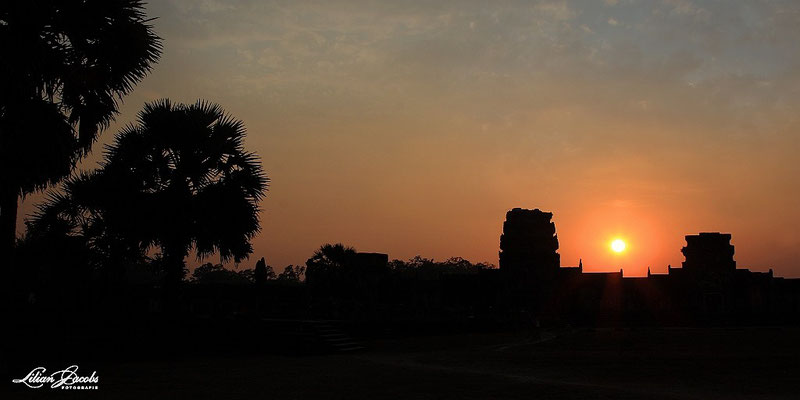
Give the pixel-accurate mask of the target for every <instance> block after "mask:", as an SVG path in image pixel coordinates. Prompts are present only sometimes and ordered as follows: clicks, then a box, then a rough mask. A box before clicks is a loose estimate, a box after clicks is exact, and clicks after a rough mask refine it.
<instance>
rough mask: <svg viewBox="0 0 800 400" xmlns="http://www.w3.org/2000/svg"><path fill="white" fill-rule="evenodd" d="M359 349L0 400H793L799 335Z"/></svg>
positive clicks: (129, 371) (471, 337) (427, 343)
mask: <svg viewBox="0 0 800 400" xmlns="http://www.w3.org/2000/svg"><path fill="white" fill-rule="evenodd" d="M243 340H253V339H252V338H246V339H245V338H243ZM364 344H365V345H366V346H367V347H368V349H367V350H366V351H361V352H358V353H352V354H336V355H315V356H276V355H261V356H250V357H245V356H243V357H223V356H215V357H203V358H192V357H184V358H182V359H180V360H177V361H152V362H146V361H135V362H124V363H120V362H117V363H99V364H94V365H88V366H81V371H82V372H86V371H87V369H88V370H89V371H91V370H93V369H96V370H97V373H98V375H99V377H100V382H99V387H100V389H99V390H97V391H92V392H88V391H83V392H81V391H77V392H67V391H64V390H60V391H59V390H52V389H45V388H42V389H28V388H26V387H22V386H21V385H14V387H12V390H13V391H12V393H11V396H10V397H6V396H3V398H12V399H15V398H29V397H34V396H35V397H36V398H44V397H48V396H49V397H59V398H73V397H74V398H86V397H93V398H94V397H98V398H108V399H113V398H125V399H157V398H171V399H173V398H174V399H182V398H187V399H239V398H241V399H244V398H247V399H251V398H264V399H370V400H380V399H510V398H525V399H546V398H553V399H568V398H569V399H571V398H578V399H593V398H599V399H690V398H691V399H710V398H721V399H749V398H753V399H755V398H758V399H778V398H780V399H798V398H800V328H674V329H670V328H661V329H657V328H639V329H630V328H626V329H613V328H611V329H573V330H562V331H543V332H541V333H534V334H530V333H529V334H521V333H513V334H497V333H495V334H460V335H440V336H426V337H402V338H394V339H379V340H371V341H365V342H364ZM275 345H276V346H280V344H279V343H276V344H275ZM56 367H57V366H56V365H52V366H50V367H49V369H52V368H56Z"/></svg>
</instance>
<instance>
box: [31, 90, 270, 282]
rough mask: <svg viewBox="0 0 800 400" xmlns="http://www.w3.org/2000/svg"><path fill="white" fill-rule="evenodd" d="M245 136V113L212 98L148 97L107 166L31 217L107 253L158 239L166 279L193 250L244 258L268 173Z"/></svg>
mask: <svg viewBox="0 0 800 400" xmlns="http://www.w3.org/2000/svg"><path fill="white" fill-rule="evenodd" d="M244 137H245V129H244V125H243V124H242V122H241V121H239V120H236V119H233V118H232V117H230V116H229V115H227V114H225V113H224V112H223V110H222V108H221V107H220V106H218V105H216V104H213V103H208V102H204V101H199V102H197V103H195V104H192V105H184V104H176V105H173V104H172V103H171V102H170V101H169V100H166V99H165V100H160V101H156V102H153V103H149V104H146V105H145V107H144V109H143V110H142V112H140V114H139V118H138V121H137V123H136V124H134V125H128V126H127V127H125V128H124V129H123V130H122V131H121V132H120V133H118V134H117V136H116V137H115V140H114V143H113V144H111V145H110V146H108V147H107V148H106V153H105V157H104V160H103V162H102V167H101V169H100V170H98V171H96V172H94V173H91V174H80V175H77V176H76V177H74V178H72V179H69V180H68V181H67V182H66V183H65V185H64V186H65V190H64V193H59V194H55V195H52V196H51V198H50V199H49V201H48V202H47V203H46V204H45V205H44V206H43V207H42V208H41V210H40V212H39V213H38V214H37V215H36V216H35V218H34V221H33V222H32V224H31V225H32V226H36V225H37V224H41V225H43V226H49V225H51V224H53V225H54V226H56V227H59V226H61V225H60V224H63V223H64V222H63V221H67V222H66V224H67V225H69V226H72V227H73V229H77V230H80V231H81V233H82V234H83V235H85V236H87V237H88V238H89V239H88V241H89V242H90V243H91V244H92V245H93V246H96V247H97V248H99V249H101V250H102V251H105V252H106V254H107V255H108V258H107V259H109V260H111V261H113V260H117V259H119V258H121V257H126V256H128V255H129V254H130V253H136V252H139V253H144V252H146V251H147V250H148V249H150V248H152V247H154V246H155V247H158V248H159V249H160V250H161V255H162V257H161V260H162V262H163V265H164V266H165V269H166V280H167V282H166V283H167V285H168V286H170V287H174V286H177V285H178V283H179V282H180V281H181V279H182V278H183V275H184V262H183V260H184V258H185V257H186V256H187V255H188V253H189V252H190V251H191V250H192V249H194V250H195V251H196V252H197V255H198V258H204V257H206V256H209V255H211V254H214V253H218V254H219V255H220V258H221V260H222V261H223V262H224V261H228V260H231V259H233V260H235V261H236V262H239V261H241V260H242V259H244V258H246V257H247V256H248V255H249V254H250V253H251V252H252V246H251V244H250V239H252V237H253V236H254V235H255V234H256V233H257V232H258V231H259V218H258V211H259V209H258V205H257V203H258V201H259V200H260V199H261V198H262V197H263V195H264V192H265V191H266V190H267V184H268V181H269V180H268V178H267V177H266V176H265V174H264V172H263V171H262V168H261V165H260V161H259V159H258V156H256V155H255V154H254V153H251V152H247V151H245V150H244V148H243V140H244ZM58 221H62V222H58Z"/></svg>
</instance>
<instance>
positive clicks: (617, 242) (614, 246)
mask: <svg viewBox="0 0 800 400" xmlns="http://www.w3.org/2000/svg"><path fill="white" fill-rule="evenodd" d="M611 250H613V251H614V252H615V253H622V252H623V251H625V242H624V241H623V240H622V239H614V241H612V242H611Z"/></svg>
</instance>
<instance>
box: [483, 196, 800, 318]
mask: <svg viewBox="0 0 800 400" xmlns="http://www.w3.org/2000/svg"><path fill="white" fill-rule="evenodd" d="M552 217H553V214H552V213H550V212H543V211H540V210H539V209H535V210H527V209H522V208H515V209H513V210H511V211H508V213H507V214H506V220H505V222H504V224H503V233H502V235H501V236H500V269H499V271H498V273H499V274H500V275H501V280H502V281H503V282H504V283H505V285H506V288H507V289H508V293H509V296H510V299H509V303H510V304H511V305H512V306H516V307H520V308H523V309H526V311H528V312H531V313H532V314H534V315H536V316H540V317H542V318H546V319H564V318H566V319H576V320H578V321H583V322H615V321H619V322H625V321H640V322H654V323H692V322H697V321H712V322H713V321H740V322H751V323H767V322H775V323H779V322H790V321H796V320H797V317H798V315H800V279H784V278H779V277H775V276H773V272H772V270H771V269H770V270H769V272H753V271H750V270H748V269H737V268H736V261H734V259H733V255H734V247H733V245H732V244H731V235H730V234H725V233H718V232H703V233H700V234H697V235H687V236H686V246H685V247H683V249H682V252H683V254H684V256H685V261H684V262H683V265H682V268H672V267H669V268H668V272H667V273H666V274H652V273H651V272H650V270H649V268H648V273H647V277H630V278H624V277H623V274H622V270H620V271H619V272H607V273H596V272H592V273H586V272H584V271H583V266H582V265H578V266H577V267H562V266H561V265H560V256H559V254H558V236H557V235H556V229H555V223H553V222H552ZM581 264H582V263H581Z"/></svg>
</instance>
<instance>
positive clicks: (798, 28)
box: [19, 0, 800, 277]
mask: <svg viewBox="0 0 800 400" xmlns="http://www.w3.org/2000/svg"><path fill="white" fill-rule="evenodd" d="M147 12H148V15H149V16H152V17H158V19H157V20H156V21H154V22H153V23H154V25H155V30H156V32H157V33H158V34H159V35H160V36H161V37H162V38H163V39H164V54H163V56H162V58H161V60H160V62H159V63H158V65H156V66H155V69H154V71H153V72H152V74H151V75H150V76H148V77H147V78H146V79H145V80H144V81H143V82H142V83H140V84H139V85H138V86H137V88H136V90H135V91H134V92H133V93H132V94H131V95H129V96H128V97H126V98H125V99H124V100H125V103H124V105H123V106H122V112H121V114H120V115H119V117H118V118H117V122H116V123H115V124H114V125H112V127H111V128H110V129H109V130H107V131H106V132H105V133H104V134H103V135H102V137H101V139H100V142H99V143H98V144H97V145H96V146H95V151H94V153H93V154H92V155H91V156H90V157H89V158H88V159H87V160H86V162H84V163H83V165H82V168H84V169H88V168H94V167H95V166H96V163H97V160H98V159H99V157H100V155H101V149H102V148H101V147H100V146H101V145H102V144H103V143H107V142H109V141H110V140H111V139H112V137H113V135H114V134H115V133H116V132H117V130H118V129H119V127H120V126H121V125H123V124H126V123H129V122H131V121H133V120H134V118H135V115H136V113H137V112H138V111H139V110H140V109H141V107H142V105H143V104H144V102H146V101H151V100H154V99H158V98H162V97H169V98H170V99H172V100H174V101H181V102H194V101H195V100H197V99H199V98H202V99H207V100H210V101H214V102H217V103H219V104H221V105H222V106H223V107H224V108H225V109H226V110H227V111H229V112H230V113H231V114H232V115H233V116H235V117H236V118H239V119H242V120H243V121H244V122H245V124H246V126H247V129H248V133H249V136H248V139H247V147H248V149H250V150H253V151H256V152H257V153H258V154H259V155H260V156H261V157H262V161H263V165H264V168H265V170H266V171H267V173H268V175H269V176H270V178H271V179H272V184H271V187H270V192H269V194H268V195H267V197H266V199H265V200H264V201H263V202H262V204H261V207H262V208H263V212H262V215H261V217H262V232H261V234H260V235H259V236H257V238H256V239H255V241H254V246H255V250H256V251H255V253H254V254H253V256H254V257H251V259H250V260H249V261H247V262H246V263H245V265H244V266H245V267H248V268H249V267H252V265H251V264H254V263H255V260H256V259H258V258H260V257H262V256H263V257H265V258H266V259H267V262H268V263H269V264H270V265H273V266H274V267H276V269H277V270H281V269H282V268H283V266H285V265H287V264H302V263H304V262H305V260H306V259H307V258H308V257H309V256H310V255H311V254H312V252H313V251H314V250H315V249H316V248H318V247H319V246H320V245H321V244H323V243H327V242H342V243H345V244H348V245H351V246H354V247H356V248H357V249H358V250H362V251H374V252H384V253H388V254H389V257H390V258H400V259H407V258H410V257H413V256H414V255H417V254H420V255H422V256H425V257H432V258H436V259H443V258H447V257H451V256H461V257H464V258H467V259H470V260H472V261H475V262H477V261H488V262H491V263H494V264H497V259H498V257H497V252H498V248H499V236H500V233H501V230H502V223H503V219H504V218H505V213H506V211H508V210H509V209H511V208H514V207H523V208H540V209H542V210H546V211H551V212H553V213H554V221H555V223H556V229H557V233H558V236H559V240H560V243H561V249H560V253H561V259H562V264H563V265H565V266H566V265H577V264H578V260H579V259H580V258H582V259H583V264H584V267H585V269H586V270H595V271H598V270H619V268H624V269H625V275H626V276H633V275H642V274H644V273H646V270H647V267H648V266H651V269H652V270H653V272H666V268H667V264H672V265H673V266H678V265H680V262H681V261H682V260H683V256H682V255H681V253H680V249H681V247H682V246H683V245H684V243H685V242H684V240H683V236H684V235H686V234H692V233H697V232H700V231H723V232H728V233H731V234H732V235H733V244H734V245H735V246H736V255H735V259H736V260H737V262H738V266H739V267H744V268H751V269H753V270H757V271H765V270H767V269H768V268H770V267H772V268H774V270H775V273H776V275H780V276H791V277H798V276H800V208H798V199H799V198H800V162H798V160H800V157H798V154H799V153H800V2H796V1H785V2H780V1H766V0H765V1H738V2H734V1H724V2H723V1H713V2H700V1H634V0H628V1H626V0H618V1H610V0H607V1H605V2H603V1H600V0H597V1H581V2H578V1H576V2H569V1H542V2H532V1H520V2H504V1H490V2H486V1H458V2H448V1H439V2H422V1H420V2H405V1H404V2H396V1H385V2H367V1H348V2H343V1H320V2H305V1H286V2H267V1H260V0H252V1H215V0H206V1H182V0H180V1H178V0H175V1H154V2H153V4H150V5H148V11H147ZM40 198H41V196H40V195H34V196H29V197H28V198H26V200H25V202H24V203H23V206H22V208H21V210H20V222H21V221H22V219H23V217H24V216H25V214H28V213H30V212H31V211H32V210H33V205H34V204H35V202H36V201H38V200H39V199H40ZM19 229H20V231H21V230H22V229H24V227H23V226H22V225H21V224H20V228H19ZM617 237H619V238H623V239H624V240H625V241H626V242H627V249H626V251H624V252H621V253H618V254H616V253H613V252H612V251H611V250H610V242H611V240H612V239H614V238H617ZM212 261H213V259H212ZM189 264H190V265H196V264H197V262H196V261H194V260H190V262H189Z"/></svg>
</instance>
